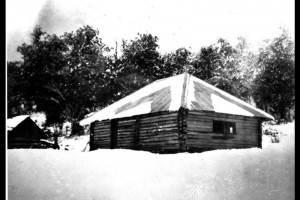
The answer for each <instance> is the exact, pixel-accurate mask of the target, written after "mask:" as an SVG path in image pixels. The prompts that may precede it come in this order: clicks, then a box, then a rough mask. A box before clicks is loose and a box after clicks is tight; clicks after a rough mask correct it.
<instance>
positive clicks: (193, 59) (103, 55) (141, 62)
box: [7, 26, 295, 131]
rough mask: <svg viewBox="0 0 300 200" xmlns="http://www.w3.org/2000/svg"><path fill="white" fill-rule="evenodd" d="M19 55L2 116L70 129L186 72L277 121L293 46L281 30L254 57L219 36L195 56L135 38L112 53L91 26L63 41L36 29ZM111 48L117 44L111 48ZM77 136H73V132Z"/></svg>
mask: <svg viewBox="0 0 300 200" xmlns="http://www.w3.org/2000/svg"><path fill="white" fill-rule="evenodd" d="M31 36H32V37H31V38H32V40H31V42H30V43H29V44H22V45H21V46H19V47H18V49H17V50H18V51H19V52H20V53H21V54H22V56H23V61H22V62H8V63H7V68H8V77H7V78H8V81H7V83H8V84H7V92H8V99H7V100H8V116H9V117H12V116H14V115H18V114H25V113H28V112H30V111H33V110H36V111H45V112H46V114H47V122H48V124H51V123H54V122H61V121H63V120H68V121H70V122H72V124H76V123H77V122H78V120H80V119H82V118H83V116H84V115H85V114H87V113H89V112H91V111H95V110H97V109H100V108H103V107H105V106H107V105H108V104H110V103H112V102H114V101H116V100H118V99H120V98H122V97H124V96H126V95H128V94H130V93H132V92H134V91H135V90H137V89H139V88H141V87H142V86H144V85H146V84H149V83H150V82H152V81H154V80H156V79H159V78H164V77H169V76H173V75H177V74H181V73H183V72H189V73H190V74H193V75H194V76H197V77H199V78H200V79H202V80H205V81H207V82H209V83H211V84H213V85H215V86H217V87H219V88H221V89H223V90H225V91H227V92H229V93H231V94H233V95H235V96H237V97H239V98H242V99H244V100H246V101H250V99H252V97H254V99H255V103H257V105H258V106H259V107H260V108H262V109H265V110H267V111H269V112H271V113H272V114H275V115H277V116H278V118H283V117H285V113H286V111H287V110H288V109H290V108H291V107H292V106H293V105H294V70H295V67H294V46H293V45H294V44H293V42H292V41H291V40H290V38H289V37H288V34H287V33H286V32H283V33H282V34H281V35H280V36H279V37H278V38H275V39H273V40H272V41H271V42H270V43H268V44H267V45H265V46H264V47H263V48H262V49H260V51H259V54H255V53H254V52H252V51H251V50H250V49H249V44H248V43H247V41H246V40H245V39H244V38H242V37H241V38H239V41H240V42H239V43H238V45H236V46H232V45H230V43H229V42H227V41H226V40H225V39H222V38H220V39H219V40H217V42H216V43H215V44H212V45H209V46H206V47H201V49H200V50H199V52H198V53H192V52H191V51H190V50H188V49H186V48H179V49H177V50H175V51H174V52H171V53H166V54H164V55H161V54H160V53H159V52H158V48H159V45H158V38H157V37H156V36H153V35H151V34H138V35H137V37H136V38H135V39H133V40H130V41H123V43H122V44H121V46H122V48H121V51H122V53H121V56H118V55H117V50H116V49H115V50H116V51H115V53H114V54H112V52H111V49H110V48H108V47H107V46H106V45H105V44H104V43H103V42H102V40H101V38H100V37H99V31H98V30H95V29H93V28H92V27H90V26H84V27H82V28H79V29H78V30H77V31H75V32H71V33H65V34H63V35H62V36H57V35H55V34H53V35H49V34H47V33H45V32H43V31H42V29H41V28H39V27H36V28H35V29H34V30H33V32H32V35H31ZM116 47H117V45H116ZM75 131H76V130H75Z"/></svg>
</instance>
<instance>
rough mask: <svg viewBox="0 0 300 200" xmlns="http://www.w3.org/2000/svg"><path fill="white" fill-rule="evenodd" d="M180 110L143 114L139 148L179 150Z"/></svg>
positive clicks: (154, 150)
mask: <svg viewBox="0 0 300 200" xmlns="http://www.w3.org/2000/svg"><path fill="white" fill-rule="evenodd" d="M177 118H178V112H170V113H168V112H166V113H164V114H162V115H157V116H146V115H144V116H141V118H140V127H139V142H138V143H139V149H141V150H148V151H153V152H163V151H177V150H179V140H178V138H179V135H178V123H177V120H178V119H177Z"/></svg>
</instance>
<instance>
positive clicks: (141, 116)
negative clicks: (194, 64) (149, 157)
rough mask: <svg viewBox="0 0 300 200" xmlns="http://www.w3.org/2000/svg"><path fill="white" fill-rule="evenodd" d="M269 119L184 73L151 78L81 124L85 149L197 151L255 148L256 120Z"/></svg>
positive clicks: (258, 137)
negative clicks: (86, 141) (87, 143)
mask: <svg viewBox="0 0 300 200" xmlns="http://www.w3.org/2000/svg"><path fill="white" fill-rule="evenodd" d="M272 119H274V118H273V117H272V116H271V115H269V114H267V113H265V112H264V111H262V110H260V109H257V108H255V107H254V106H252V105H250V104H248V103H246V102H244V101H242V100H240V99H238V98H236V97H234V96H232V95H230V94H228V93H226V92H224V91H222V90H220V89H218V88H216V87H214V86H212V85H210V84H208V83H206V82H204V81H202V80H200V79H198V78H196V77H194V76H192V75H189V74H187V73H183V74H181V75H177V76H173V77H169V78H165V79H160V80H157V81H155V82H153V83H151V84H149V85H147V86H145V87H143V88H141V89H140V90H138V91H136V92H134V93H132V94H131V95H129V96H127V97H125V98H123V99H121V100H119V101H117V102H115V103H114V104H112V105H110V106H108V107H106V108H104V109H102V110H100V111H98V112H96V113H94V114H92V115H90V116H89V117H87V118H85V119H84V120H82V121H81V122H80V123H81V125H85V124H88V123H91V135H90V139H91V141H90V148H91V150H93V149H97V148H112V149H114V148H127V149H139V150H148V151H152V152H160V153H162V152H180V151H190V152H200V151H204V150H210V149H224V148H226V149H228V148H248V147H261V142H262V131H261V122H262V121H264V120H272Z"/></svg>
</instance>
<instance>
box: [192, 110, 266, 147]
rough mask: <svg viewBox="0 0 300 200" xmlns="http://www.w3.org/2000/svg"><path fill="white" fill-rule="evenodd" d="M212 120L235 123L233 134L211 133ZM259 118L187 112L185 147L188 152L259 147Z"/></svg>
mask: <svg viewBox="0 0 300 200" xmlns="http://www.w3.org/2000/svg"><path fill="white" fill-rule="evenodd" d="M213 120H220V121H228V122H235V124H236V133H235V134H220V133H214V132H213ZM260 127H261V123H260V120H259V118H254V117H243V116H237V115H228V114H221V113H214V112H198V111H188V116H187V147H188V149H190V150H196V151H197V150H200V149H230V148H250V147H261V139H260V138H261V129H260Z"/></svg>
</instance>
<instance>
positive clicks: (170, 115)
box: [141, 112, 178, 121]
mask: <svg viewBox="0 0 300 200" xmlns="http://www.w3.org/2000/svg"><path fill="white" fill-rule="evenodd" d="M177 115H178V113H177V112H174V113H167V114H162V115H156V116H142V117H141V121H144V120H153V119H165V118H169V117H174V116H176V117H177Z"/></svg>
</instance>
